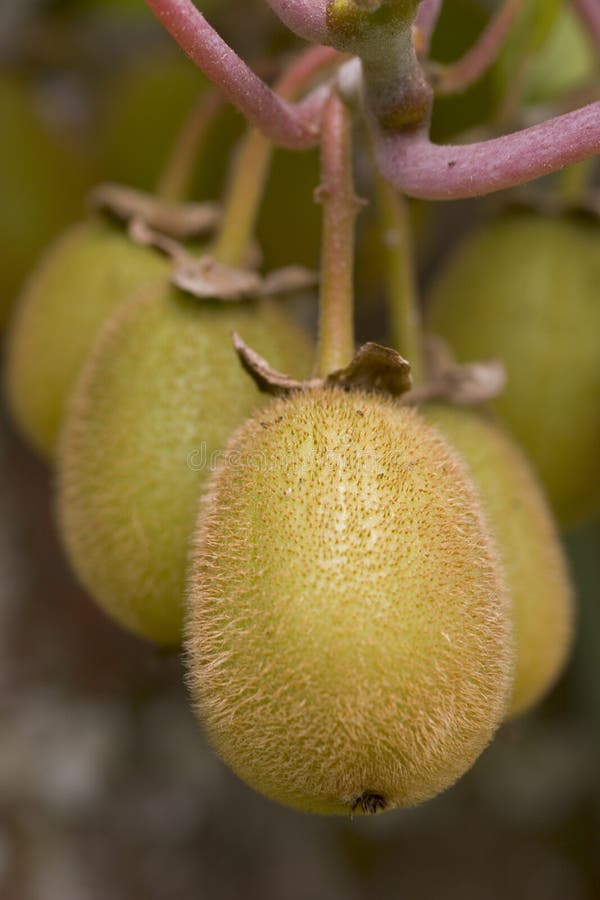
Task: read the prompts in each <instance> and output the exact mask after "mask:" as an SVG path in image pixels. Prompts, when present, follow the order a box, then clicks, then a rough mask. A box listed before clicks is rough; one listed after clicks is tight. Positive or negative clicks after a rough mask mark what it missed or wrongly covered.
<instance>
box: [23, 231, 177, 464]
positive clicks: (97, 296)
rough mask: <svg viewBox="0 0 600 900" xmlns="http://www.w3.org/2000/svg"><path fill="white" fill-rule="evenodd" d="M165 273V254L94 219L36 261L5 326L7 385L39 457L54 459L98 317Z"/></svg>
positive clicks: (102, 318)
mask: <svg viewBox="0 0 600 900" xmlns="http://www.w3.org/2000/svg"><path fill="white" fill-rule="evenodd" d="M166 272H167V263H166V261H165V259H164V257H162V256H160V255H159V254H158V253H156V252H155V251H154V250H150V249H147V248H145V247H140V246H138V245H136V244H134V243H132V241H130V240H129V239H128V237H127V236H126V235H125V233H123V232H122V231H120V230H119V229H117V228H115V227H113V226H111V225H109V224H107V223H105V222H103V221H101V220H90V221H88V222H84V223H80V224H78V225H74V226H73V227H72V228H70V229H69V230H68V231H67V232H65V234H63V235H62V236H61V237H60V238H59V239H58V240H57V241H56V242H55V243H54V244H52V245H51V247H50V248H49V249H48V251H47V252H46V254H45V256H44V257H43V259H42V260H41V261H40V263H39V264H38V266H37V268H36V269H35V271H34V274H33V275H32V276H31V278H30V279H29V281H28V283H27V286H26V289H25V291H24V293H23V296H22V297H21V301H20V305H19V307H18V309H17V312H16V315H15V318H14V320H13V323H12V330H11V333H10V339H9V342H8V360H7V367H6V386H7V395H8V400H9V403H10V406H11V410H12V413H13V416H14V418H15V420H16V421H17V423H18V424H19V427H20V428H21V430H22V432H23V434H25V435H26V436H27V438H28V439H29V440H30V441H31V443H32V444H33V446H34V447H35V448H36V449H37V450H38V451H39V452H40V453H42V454H43V455H44V456H46V457H48V458H52V457H53V456H54V453H55V449H56V441H57V437H58V433H59V429H60V426H61V424H62V421H63V417H64V414H65V410H66V406H67V403H68V399H69V396H70V393H71V390H72V387H73V384H74V383H75V380H76V378H77V375H78V374H79V371H80V369H81V367H82V366H83V364H84V362H85V360H86V358H87V355H88V353H89V352H90V349H91V347H92V345H93V342H94V338H95V337H96V335H97V333H98V331H99V330H100V328H101V326H102V324H103V322H104V321H105V319H107V318H108V317H109V315H110V314H111V312H112V311H113V310H114V309H115V308H116V307H117V306H118V305H119V304H120V303H123V302H124V301H125V300H126V299H127V297H128V296H129V295H130V294H131V292H132V291H134V290H136V289H141V288H143V287H144V286H146V285H148V284H149V283H152V282H157V281H158V280H159V279H161V278H163V277H164V276H165V275H166Z"/></svg>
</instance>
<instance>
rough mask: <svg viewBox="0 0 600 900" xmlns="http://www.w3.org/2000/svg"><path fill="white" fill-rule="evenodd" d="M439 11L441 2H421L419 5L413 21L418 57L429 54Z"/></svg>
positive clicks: (423, 0) (428, 0)
mask: <svg viewBox="0 0 600 900" xmlns="http://www.w3.org/2000/svg"><path fill="white" fill-rule="evenodd" d="M441 11H442V0H421V3H420V4H419V9H418V11H417V17H416V19H415V27H416V29H417V34H418V53H419V56H427V55H428V53H429V45H430V44H431V38H432V37H433V32H434V31H435V26H436V25H437V20H438V18H439V15H440V12H441Z"/></svg>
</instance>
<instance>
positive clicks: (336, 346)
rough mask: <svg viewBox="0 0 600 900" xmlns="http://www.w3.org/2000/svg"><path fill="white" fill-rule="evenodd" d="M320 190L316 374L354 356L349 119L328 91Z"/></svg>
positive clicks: (354, 209)
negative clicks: (321, 230)
mask: <svg viewBox="0 0 600 900" xmlns="http://www.w3.org/2000/svg"><path fill="white" fill-rule="evenodd" d="M322 128H323V136H322V154H321V171H322V180H321V186H320V188H319V189H318V192H317V197H318V200H319V201H320V202H321V203H322V204H323V241H322V248H321V299H320V315H319V344H318V350H317V374H318V375H320V376H321V377H325V376H326V375H328V374H329V373H330V372H333V371H335V370H337V369H342V368H343V367H344V366H347V365H348V363H349V362H350V360H351V359H352V356H353V353H354V323H353V315H354V285H353V280H354V242H355V234H354V223H355V219H356V216H357V213H358V210H359V206H360V203H359V200H358V198H357V196H356V194H355V193H354V178H353V174H352V138H351V123H350V116H349V114H348V111H347V109H346V107H345V106H344V104H343V102H342V100H341V99H340V97H339V95H338V94H337V92H335V91H333V92H332V94H331V96H330V97H329V100H328V101H327V103H326V105H325V111H324V114H323V126H322Z"/></svg>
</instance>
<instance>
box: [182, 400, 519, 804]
mask: <svg viewBox="0 0 600 900" xmlns="http://www.w3.org/2000/svg"><path fill="white" fill-rule="evenodd" d="M186 631H187V658H188V664H189V672H190V674H189V684H190V689H191V692H192V696H193V700H194V703H195V706H196V709H197V712H198V714H199V717H200V718H201V720H202V722H203V723H204V725H205V726H206V728H207V731H208V734H209V737H210V738H211V740H212V743H213V745H214V747H215V749H216V750H217V752H218V753H219V754H220V755H221V756H222V757H223V759H224V760H225V762H226V763H228V765H230V766H231V767H232V768H233V769H234V771H235V772H236V773H237V774H238V775H239V776H240V777H241V778H242V779H244V780H245V781H246V782H247V783H248V784H250V785H251V786H252V787H254V788H256V789H257V790H259V791H261V792H263V793H264V794H266V795H267V796H269V797H271V798H272V799H274V800H277V801H279V802H280V803H283V804H286V805H290V806H293V807H295V808H297V809H299V810H303V811H307V812H313V813H322V814H340V815H344V814H346V815H347V814H349V813H351V812H359V813H360V812H377V811H379V810H381V809H387V808H391V807H395V806H408V805H412V804H416V803H419V802H421V801H422V800H425V799H427V798H428V797H431V796H433V795H434V794H436V793H438V792H439V791H441V790H443V789H445V788H447V787H448V786H449V785H451V784H452V783H453V782H454V781H455V780H456V779H457V778H458V777H459V776H460V775H461V774H463V773H464V772H465V771H466V770H467V769H468V768H469V767H470V766H471V765H472V763H473V762H474V761H475V759H476V758H477V756H478V755H479V754H480V753H481V752H482V750H483V749H484V747H485V746H486V745H487V743H488V742H489V740H490V738H491V737H492V735H493V733H494V731H495V729H496V728H497V726H498V724H499V722H500V721H501V720H502V719H503V717H504V715H505V712H506V706H507V702H508V697H509V693H510V689H511V683H512V675H513V652H512V639H511V624H510V615H509V607H508V601H507V595H506V592H505V585H504V580H503V575H502V572H501V567H500V565H499V562H498V560H497V557H496V555H495V550H494V548H493V546H492V543H491V540H490V538H489V534H488V531H487V526H486V523H485V522H484V520H483V517H482V515H481V512H480V507H479V501H478V498H477V496H476V494H475V491H474V488H473V486H472V483H471V481H470V479H469V477H468V475H467V473H466V470H465V469H464V467H463V465H462V463H461V461H460V459H459V458H458V457H457V456H456V455H455V454H454V452H453V451H452V450H450V448H449V447H448V445H447V444H446V442H445V441H443V439H442V438H441V437H440V436H439V434H438V433H437V432H436V431H435V430H434V429H432V428H431V427H430V426H428V425H427V424H426V423H425V422H424V421H423V420H422V418H421V417H420V416H419V415H418V414H417V413H415V412H413V411H411V410H408V409H406V408H402V407H400V406H399V405H398V404H397V403H396V402H394V401H392V400H390V399H387V398H382V397H375V396H373V395H368V394H364V393H362V392H352V393H344V392H342V391H340V390H334V389H327V390H318V391H306V392H301V393H297V394H295V395H292V396H291V397H290V398H289V399H287V400H277V401H274V402H272V403H271V404H270V405H269V406H268V407H267V408H266V409H265V410H263V411H261V412H260V413H259V414H258V415H256V416H255V417H254V418H252V419H251V420H250V421H249V422H247V423H246V424H245V425H244V426H242V428H240V430H239V431H238V432H237V433H236V434H235V435H234V437H233V438H232V439H231V441H230V443H229V445H228V451H227V453H226V454H225V455H224V457H223V460H222V461H221V463H220V465H219V467H218V469H217V470H216V472H215V474H214V476H213V480H212V482H211V485H210V488H209V491H208V492H207V495H206V498H205V501H204V503H203V505H202V509H201V513H200V518H199V521H198V534H197V539H196V545H195V549H194V551H193V554H192V558H191V566H190V574H189V590H188V618H187V629H186Z"/></svg>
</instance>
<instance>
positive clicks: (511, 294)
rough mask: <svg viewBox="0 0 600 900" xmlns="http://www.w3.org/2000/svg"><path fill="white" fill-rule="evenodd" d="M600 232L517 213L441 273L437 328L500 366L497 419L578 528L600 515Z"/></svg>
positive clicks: (565, 520)
mask: <svg viewBox="0 0 600 900" xmlns="http://www.w3.org/2000/svg"><path fill="white" fill-rule="evenodd" d="M599 241H600V228H599V226H598V225H597V224H596V223H595V222H594V221H591V220H589V219H585V218H583V217H579V218H577V217H575V216H571V217H569V216H565V217H560V218H559V217H557V218H547V217H544V216H542V215H540V214H539V213H535V212H522V213H520V212H511V213H506V214H505V215H503V216H501V217H500V218H499V219H497V220H496V221H494V222H492V223H491V224H488V225H486V226H484V227H481V228H480V229H478V230H477V231H476V232H474V233H473V234H471V235H469V236H468V237H467V238H466V239H465V240H464V242H463V243H462V244H461V245H460V246H459V247H458V249H457V250H456V251H455V252H454V253H453V254H452V255H451V257H450V259H449V260H448V262H447V263H446V265H445V266H444V267H443V268H442V270H441V272H440V273H439V275H438V277H437V280H436V281H435V283H434V285H433V288H432V290H431V294H430V304H429V312H428V326H429V328H430V330H432V331H435V332H437V333H438V334H440V335H442V336H443V337H444V338H445V339H446V340H447V341H448V342H449V344H450V345H451V346H452V347H453V349H454V351H455V352H456V354H457V357H458V359H459V360H460V361H461V362H466V361H472V360H478V359H481V358H483V357H487V356H494V357H498V358H499V359H500V360H501V361H502V362H503V363H504V366H505V368H506V373H507V385H506V389H505V390H504V392H503V393H502V394H501V395H500V397H498V399H497V400H496V401H494V404H493V406H494V409H495V410H496V412H497V414H498V415H499V417H500V419H501V420H502V421H503V422H504V424H505V425H507V426H508V428H509V430H510V431H511V432H512V434H513V435H514V436H515V437H516V438H517V440H518V441H519V442H520V443H521V444H522V446H523V448H524V449H525V451H526V453H527V454H528V456H529V457H530V459H531V461H532V462H533V464H534V467H535V468H536V470H537V472H538V474H539V476H540V477H541V480H542V483H543V485H544V487H545V490H546V492H547V494H548V496H549V498H550V502H551V505H552V507H553V509H554V511H555V513H556V515H557V517H558V519H559V521H560V522H561V524H563V525H565V526H568V525H572V524H574V523H576V522H578V521H580V520H584V519H586V518H587V517H589V516H591V515H592V514H593V512H594V511H595V510H597V509H598V507H599V506H600V477H598V476H599V474H600V402H599V398H600V364H599V358H598V332H599V330H600V303H598V285H599V284H600V253H598V243H599Z"/></svg>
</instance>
